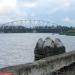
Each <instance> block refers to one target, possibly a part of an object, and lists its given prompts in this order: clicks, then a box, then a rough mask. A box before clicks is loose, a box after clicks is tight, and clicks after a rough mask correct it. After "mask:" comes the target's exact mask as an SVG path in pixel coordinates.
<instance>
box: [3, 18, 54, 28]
mask: <svg viewBox="0 0 75 75" xmlns="http://www.w3.org/2000/svg"><path fill="white" fill-rule="evenodd" d="M52 25H53V24H52V23H50V22H49V21H45V20H28V19H25V20H16V21H11V22H7V23H4V24H2V26H25V27H34V26H52Z"/></svg>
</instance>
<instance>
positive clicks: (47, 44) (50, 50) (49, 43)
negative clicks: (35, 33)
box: [43, 37, 54, 57]
mask: <svg viewBox="0 0 75 75" xmlns="http://www.w3.org/2000/svg"><path fill="white" fill-rule="evenodd" d="M43 51H44V56H45V57H48V56H53V55H54V41H53V40H52V39H51V38H49V37H47V38H46V39H45V40H44V42H43Z"/></svg>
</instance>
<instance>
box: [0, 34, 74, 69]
mask: <svg viewBox="0 0 75 75" xmlns="http://www.w3.org/2000/svg"><path fill="white" fill-rule="evenodd" d="M48 36H49V37H51V38H52V39H54V38H60V39H61V41H62V42H63V44H64V45H65V47H66V52H69V51H72V50H75V36H66V35H59V34H50V33H8V34H5V33H1V34H0V68H2V67H7V66H11V65H16V64H25V63H30V62H33V61H34V48H35V45H36V42H37V40H38V39H39V38H43V40H44V39H45V38H46V37H48Z"/></svg>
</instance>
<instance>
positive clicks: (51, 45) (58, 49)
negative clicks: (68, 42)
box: [34, 37, 65, 60]
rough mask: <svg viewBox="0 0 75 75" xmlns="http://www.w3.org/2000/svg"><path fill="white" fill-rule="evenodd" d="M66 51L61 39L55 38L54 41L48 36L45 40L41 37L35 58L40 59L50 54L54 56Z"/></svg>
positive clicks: (35, 51)
mask: <svg viewBox="0 0 75 75" xmlns="http://www.w3.org/2000/svg"><path fill="white" fill-rule="evenodd" d="M64 52H65V46H64V45H63V43H62V42H61V40H60V39H58V38H55V40H54V41H53V40H52V39H51V38H49V37H47V38H46V39H45V40H44V41H43V39H42V38H40V39H39V40H38V42H37V44H36V47H35V50H34V55H35V60H40V59H42V58H45V57H48V56H54V55H58V54H62V53H64Z"/></svg>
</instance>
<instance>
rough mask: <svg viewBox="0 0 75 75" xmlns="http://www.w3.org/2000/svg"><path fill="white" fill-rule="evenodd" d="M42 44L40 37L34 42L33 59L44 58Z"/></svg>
mask: <svg viewBox="0 0 75 75" xmlns="http://www.w3.org/2000/svg"><path fill="white" fill-rule="evenodd" d="M42 45H43V39H42V38H40V39H39V40H38V42H37V43H36V47H35V50H34V54H35V60H39V59H42V58H44V55H43V48H42Z"/></svg>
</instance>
